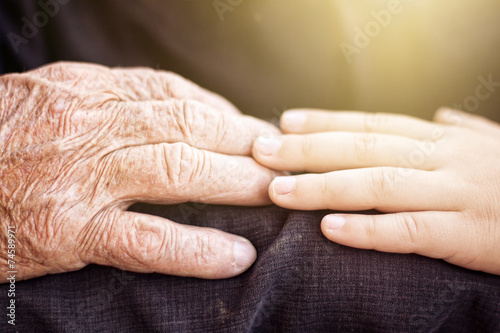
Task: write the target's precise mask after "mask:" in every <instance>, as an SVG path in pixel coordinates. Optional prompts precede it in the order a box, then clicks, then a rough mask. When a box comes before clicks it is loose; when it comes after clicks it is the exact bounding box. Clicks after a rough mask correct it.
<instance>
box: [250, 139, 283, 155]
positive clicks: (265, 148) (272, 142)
mask: <svg viewBox="0 0 500 333" xmlns="http://www.w3.org/2000/svg"><path fill="white" fill-rule="evenodd" d="M255 148H256V149H257V150H258V151H259V152H260V153H261V154H262V155H274V154H276V153H277V152H278V151H279V150H280V148H281V140H279V139H278V138H277V137H275V136H273V135H262V136H259V137H258V138H257V141H256V142H255Z"/></svg>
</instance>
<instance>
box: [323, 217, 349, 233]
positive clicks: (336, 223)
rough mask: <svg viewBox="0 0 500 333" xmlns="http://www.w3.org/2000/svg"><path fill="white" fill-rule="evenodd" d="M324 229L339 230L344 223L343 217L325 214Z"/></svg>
mask: <svg viewBox="0 0 500 333" xmlns="http://www.w3.org/2000/svg"><path fill="white" fill-rule="evenodd" d="M325 223H326V229H328V230H332V231H335V230H339V229H342V227H343V226H344V225H345V218H343V217H342V216H339V215H327V216H325Z"/></svg>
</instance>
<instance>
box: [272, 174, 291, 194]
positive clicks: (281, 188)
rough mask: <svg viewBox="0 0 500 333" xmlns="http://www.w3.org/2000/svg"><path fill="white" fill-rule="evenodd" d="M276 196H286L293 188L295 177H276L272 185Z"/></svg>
mask: <svg viewBox="0 0 500 333" xmlns="http://www.w3.org/2000/svg"><path fill="white" fill-rule="evenodd" d="M272 186H273V192H274V194H276V195H286V194H288V193H290V192H292V190H293V188H294V187H295V177H276V178H274V180H273V183H272Z"/></svg>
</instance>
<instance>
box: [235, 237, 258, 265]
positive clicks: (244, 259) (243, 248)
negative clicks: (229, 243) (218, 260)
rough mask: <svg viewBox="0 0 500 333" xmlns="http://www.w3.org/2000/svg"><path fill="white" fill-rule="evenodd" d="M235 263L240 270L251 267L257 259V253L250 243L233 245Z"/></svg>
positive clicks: (240, 242) (243, 242) (244, 242)
mask: <svg viewBox="0 0 500 333" xmlns="http://www.w3.org/2000/svg"><path fill="white" fill-rule="evenodd" d="M233 255H234V262H235V264H236V266H238V268H247V267H250V266H251V265H252V264H253V263H254V262H255V259H257V251H256V250H255V248H254V247H253V245H252V244H251V243H250V242H249V241H246V240H244V241H236V242H234V245H233Z"/></svg>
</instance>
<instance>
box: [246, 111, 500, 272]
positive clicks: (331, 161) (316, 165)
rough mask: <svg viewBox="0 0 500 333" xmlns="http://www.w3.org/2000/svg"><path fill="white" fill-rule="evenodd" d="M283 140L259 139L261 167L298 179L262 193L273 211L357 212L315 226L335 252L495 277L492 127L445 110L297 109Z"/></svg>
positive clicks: (497, 229)
mask: <svg viewBox="0 0 500 333" xmlns="http://www.w3.org/2000/svg"><path fill="white" fill-rule="evenodd" d="M281 126H282V129H283V131H284V133H296V134H288V135H283V136H281V137H269V136H267V137H261V138H259V139H258V140H257V141H256V142H255V143H254V147H253V155H254V157H255V159H256V160H257V161H259V162H260V163H261V164H263V165H264V166H266V167H269V168H273V169H277V170H287V171H305V172H314V173H315V174H305V175H299V176H291V177H278V178H276V179H275V180H274V181H273V183H272V184H271V185H270V187H269V195H270V197H271V199H272V200H273V201H274V203H276V204H277V205H279V206H282V207H286V208H292V209H301V210H314V209H332V210H342V211H359V210H367V209H377V210H379V211H381V212H384V213H387V214H383V215H358V214H334V215H327V216H325V217H324V218H323V221H322V224H321V228H322V231H323V233H324V234H325V236H326V237H327V238H328V239H330V240H332V241H335V242H337V243H340V244H344V245H347V246H353V247H358V248H364V249H375V250H379V251H386V252H398V253H418V254H421V255H424V256H428V257H433V258H440V259H444V260H446V261H448V262H450V263H452V264H455V265H459V266H463V267H466V268H469V269H475V270H481V271H485V272H489V273H493V274H500V125H498V124H496V123H493V122H491V121H489V120H487V119H484V118H481V117H478V116H472V115H468V114H465V113H462V112H458V111H452V110H447V109H441V110H439V111H438V112H437V113H436V115H435V122H427V121H424V120H419V119H415V118H411V117H407V116H403V115H389V114H365V113H358V112H325V111H303V110H295V111H289V112H286V113H285V114H284V115H283V117H282V119H281Z"/></svg>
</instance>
